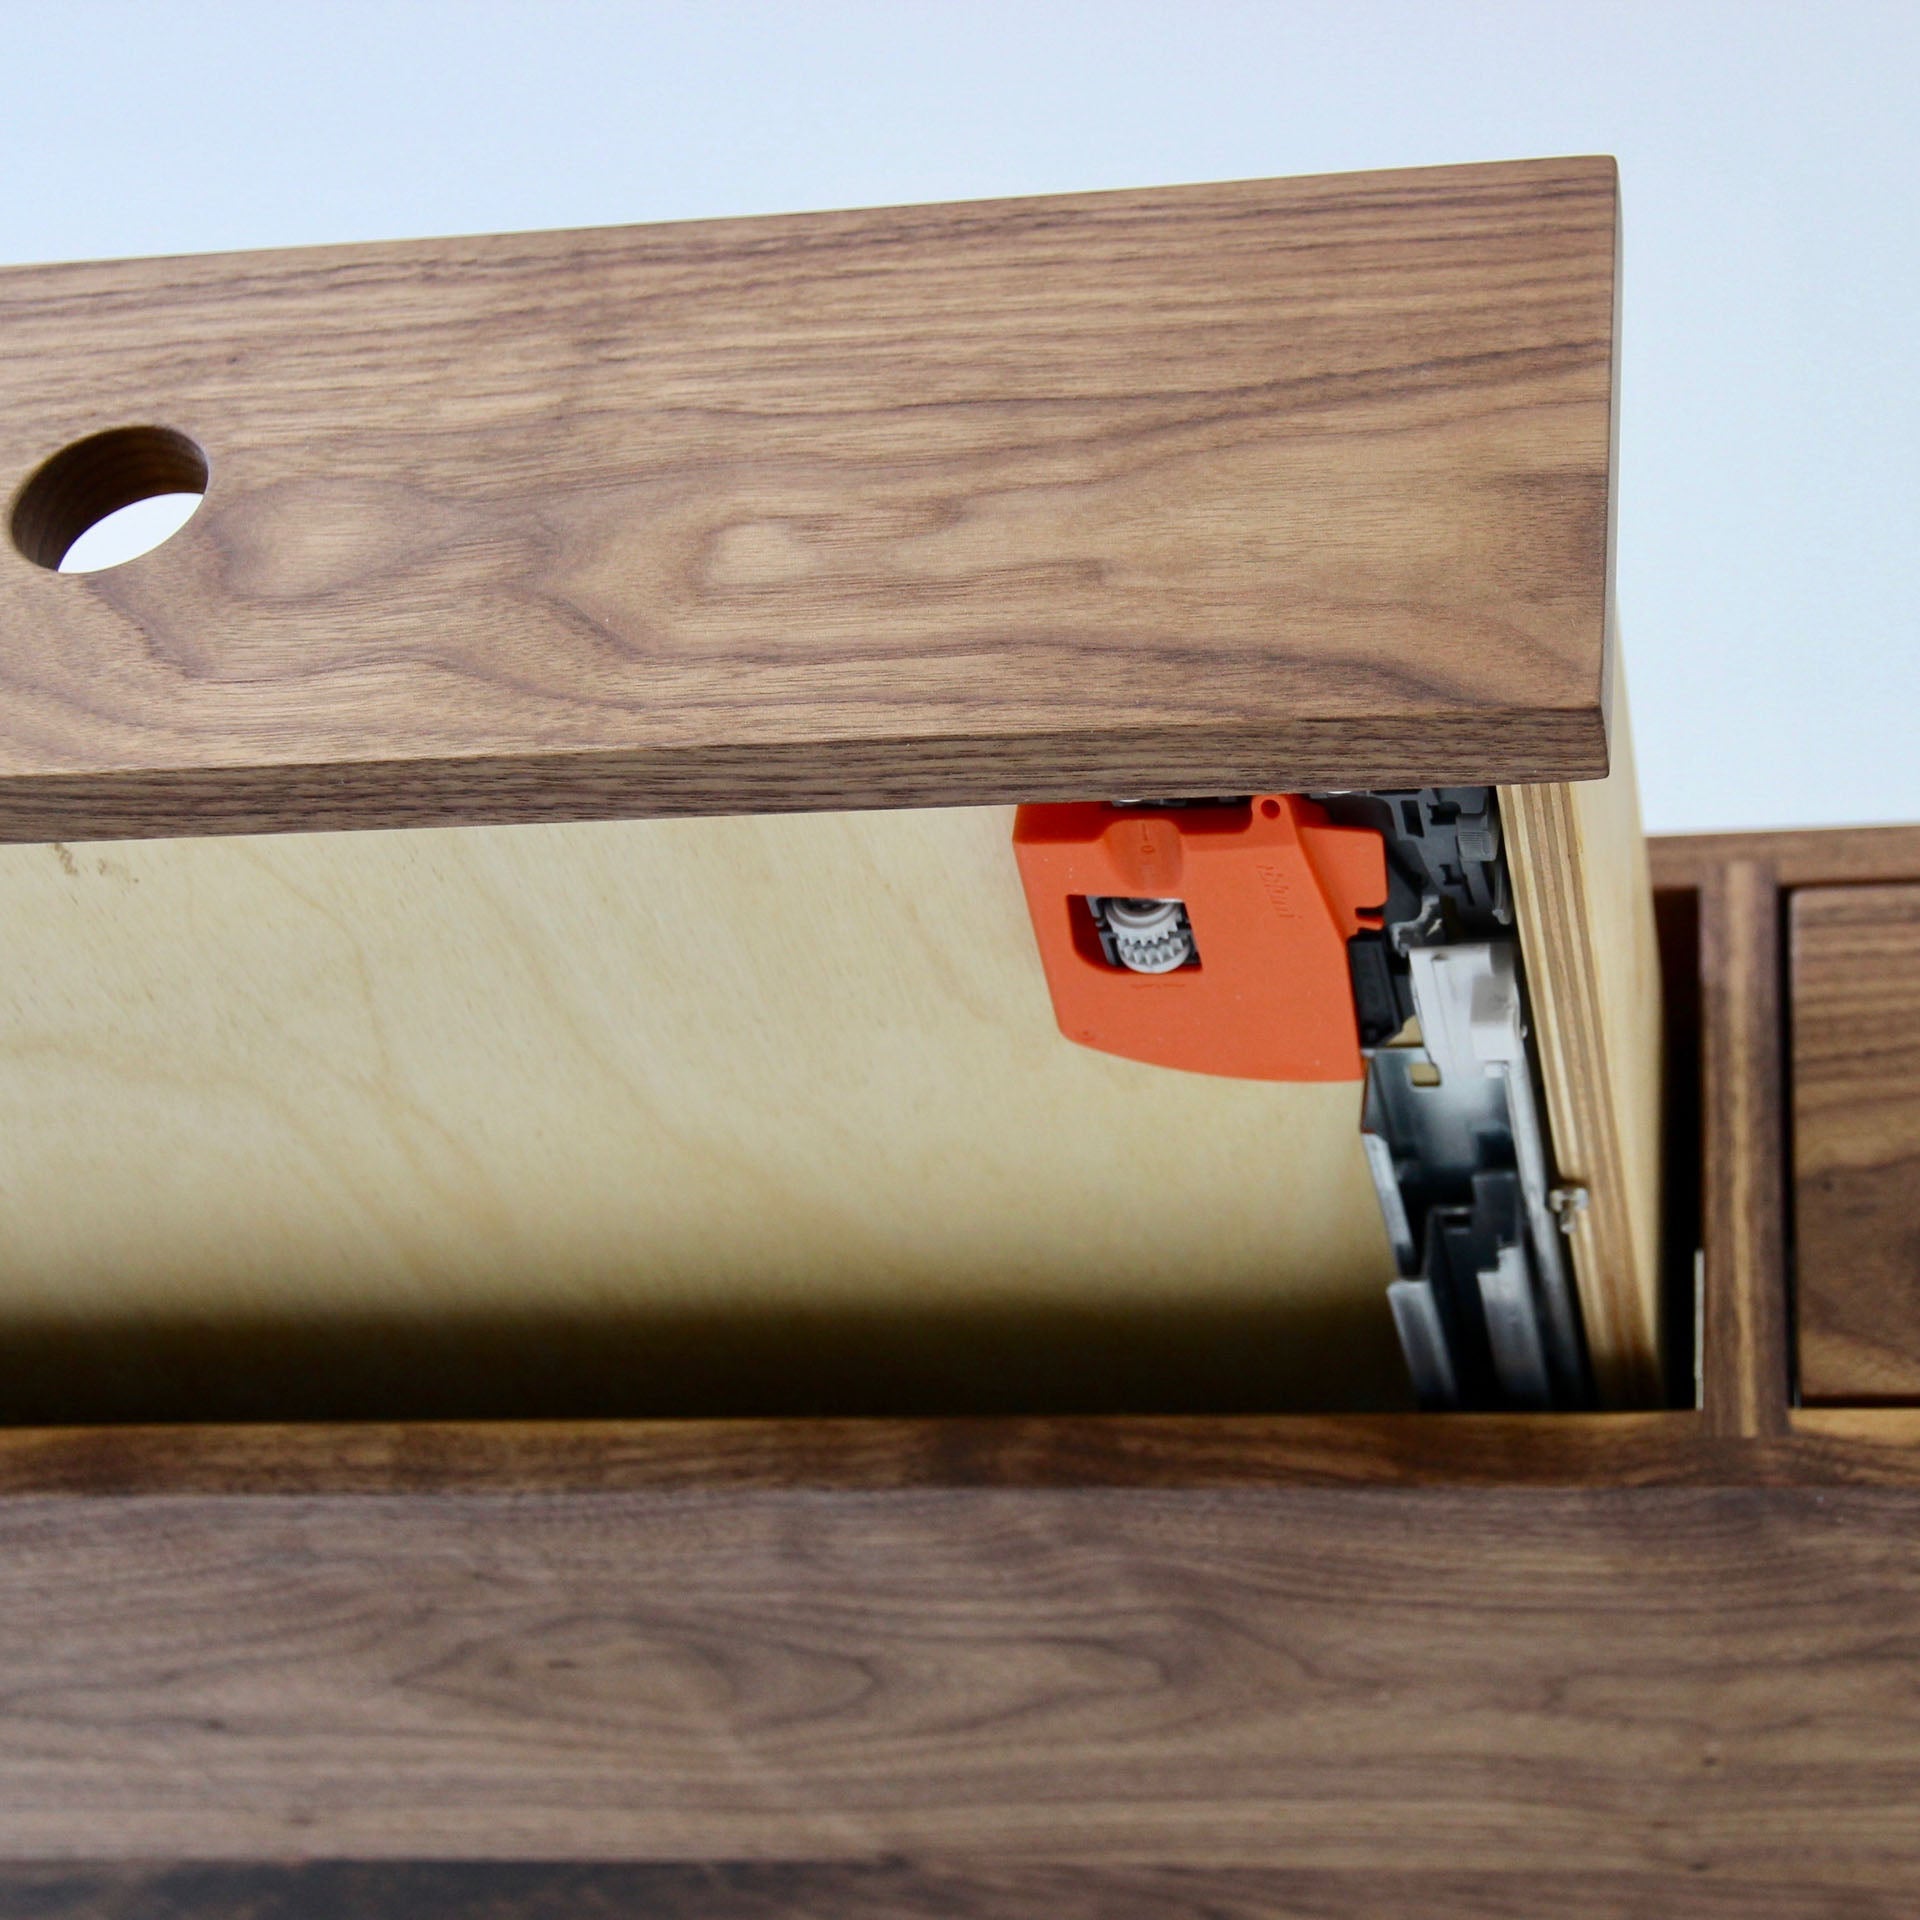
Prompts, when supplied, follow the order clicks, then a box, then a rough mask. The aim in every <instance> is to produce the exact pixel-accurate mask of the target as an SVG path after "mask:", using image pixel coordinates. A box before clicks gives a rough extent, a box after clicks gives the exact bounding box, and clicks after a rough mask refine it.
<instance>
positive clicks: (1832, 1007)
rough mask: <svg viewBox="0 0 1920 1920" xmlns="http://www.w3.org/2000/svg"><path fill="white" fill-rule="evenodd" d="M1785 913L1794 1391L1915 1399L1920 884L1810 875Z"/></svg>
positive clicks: (1919, 1382) (1919, 1340) (1919, 1274)
mask: <svg viewBox="0 0 1920 1920" xmlns="http://www.w3.org/2000/svg"><path fill="white" fill-rule="evenodd" d="M1790 925H1791V939H1792V977H1793V1158H1794V1209H1795V1215H1796V1228H1795V1231H1796V1252H1797V1258H1796V1266H1795V1300H1796V1308H1797V1325H1798V1335H1799V1362H1800V1384H1801V1390H1802V1392H1803V1393H1804V1394H1805V1395H1806V1397H1807V1398H1808V1399H1810V1400H1829V1401H1846V1400H1877V1399H1914V1398H1920V885H1914V884H1909V885H1905V886H1857V887H1814V888H1809V889H1806V890H1805V891H1802V892H1799V893H1796V894H1795V895H1794V896H1793V902H1792V908H1791V918H1790Z"/></svg>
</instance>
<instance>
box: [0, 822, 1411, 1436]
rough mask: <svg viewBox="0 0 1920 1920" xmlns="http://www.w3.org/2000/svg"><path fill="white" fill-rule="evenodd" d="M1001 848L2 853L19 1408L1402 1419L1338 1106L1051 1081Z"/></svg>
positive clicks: (4, 1107) (8, 1231) (682, 834)
mask: <svg viewBox="0 0 1920 1920" xmlns="http://www.w3.org/2000/svg"><path fill="white" fill-rule="evenodd" d="M1010 836H1011V816H1010V813H1009V811H1008V810H1006V809H1002V808H984V809H980V808H975V809H952V810H914V811H898V812H891V813H878V814H859V815H804V816H803V815H771V816H761V817H744V818H734V819H716V820H671V821H634V822H595V823H577V824H570V825H566V826H535V827H514V828H468V829H461V830H459V831H455V832H427V831H418V832H411V833H387V834H333V835H291V836H285V835H283V836H276V837H274V838H272V839H236V840H221V839H200V840H189V841H179V842H170V843H160V842H154V843H145V844H131V843H130V844H124V845H120V846H104V845H93V846H86V845H82V846H78V847H72V848H70V847H67V846H66V845H64V844H62V845H56V846H53V847H44V848H43V847H33V848H25V847H19V848H6V849H4V850H0V1166H3V1167H4V1170H5V1171H4V1192H3V1193H0V1245H3V1246H4V1249H5V1272H4V1277H3V1278H0V1416H4V1417H5V1418H7V1419H10V1420H12V1421H15V1422H22V1421H26V1422H41V1423H55V1424H67V1423H73V1422H80V1421H93V1420H139V1419H144V1420H165V1419H195V1420H217V1419H234V1418H254V1419H260V1418H265V1419H275V1420H291V1419H340V1418H386V1419H394V1418H407V1417H410V1418H415V1419H422V1418H432V1417H438V1418H476V1417H483V1416H492V1417H509V1416H519V1417H533V1416H540V1415H547V1416H552V1415H571V1416H575V1417H581V1416H587V1415H593V1414H600V1415H608V1416H620V1415H625V1416H635V1415H643V1414H656V1415H657V1414H691V1413H707V1414H713V1413H726V1414H734V1415H742V1416H744V1415H751V1414H756V1413H757V1414H777V1413H822V1412H836V1413H843V1414H847V1413H869V1414H881V1413H891V1414H928V1413H939V1412H951V1413H990V1412H1056V1413H1064V1412H1073V1411H1078V1412H1120V1411H1128V1410H1131V1411H1136V1412H1189V1411H1202V1410H1210V1411H1214V1412H1232V1411H1240V1412H1258V1411H1268V1412H1271V1411H1281V1410H1287V1409H1296V1410H1297V1409H1306V1408H1329V1407H1350V1408H1351V1407H1372V1408H1392V1407H1397V1406H1405V1405H1407V1404H1409V1400H1408V1393H1407V1388H1406V1383H1405V1370H1404V1367H1403V1365H1402V1362H1401V1359H1400V1353H1399V1347H1398V1343H1397V1341H1396V1339H1395V1336H1394V1332H1393V1325H1392V1321H1391V1318H1390V1315H1389V1313H1388V1309H1387V1304H1386V1287H1387V1283H1388V1281H1390V1280H1391V1278H1392V1277H1393V1258H1392V1254H1391V1252H1390V1250H1389V1247H1388V1243H1387V1238H1386V1233H1385V1230H1384V1228H1383V1227H1382V1225H1381V1222H1380V1216H1379V1207H1378V1204H1377V1202H1376V1199H1375V1196H1374V1190H1373V1186H1372V1183H1371V1180H1370V1178H1369V1176H1368V1173H1367V1169H1366V1163H1365V1158H1364V1155H1363V1152H1362V1147H1361V1140H1360V1133H1359V1107H1360V1087H1359V1084H1358V1082H1352V1083H1347V1084H1320V1085H1302V1086H1281V1085H1272V1084H1266V1083H1260V1082H1254V1081H1232V1080H1222V1079H1217V1078H1213V1077H1211V1076H1203V1075H1196V1074H1182V1073H1172V1072H1168V1071H1166V1070H1163V1069H1160V1068H1157V1067H1149V1066H1142V1065H1139V1064H1137V1063H1135V1062H1132V1061H1126V1060H1120V1059H1116V1058H1113V1057H1111V1056H1109V1055H1106V1054H1100V1053H1095V1052H1092V1051H1090V1050H1088V1049H1087V1048H1084V1047H1079V1046H1075V1045H1073V1044H1072V1043H1070V1042H1069V1041H1067V1040H1065V1039H1063V1038H1062V1037H1061V1035H1060V1033H1059V1030H1058V1027H1057V1025H1056V1023H1055V1019H1054V1015H1053V1011H1052V1006H1051V1003H1050V1001H1049V999H1048V996H1047V990H1046V985H1045V982H1044V979H1043V976H1042V973H1041V969H1040V963H1039V959H1038V955H1037V952H1036V948H1035V944H1034V937H1033V929H1032V925H1031V923H1030V921H1029V918H1028V914H1027V908H1026V905H1025V902H1024V899H1023V897H1022V894H1021V890H1020V883H1019V878H1018V874H1017V871H1016V868H1015V863H1014V857H1013V851H1012V847H1011V845H1010Z"/></svg>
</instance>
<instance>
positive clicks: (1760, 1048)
mask: <svg viewBox="0 0 1920 1920" xmlns="http://www.w3.org/2000/svg"><path fill="white" fill-rule="evenodd" d="M1779 917H1780V897H1779V891H1778V888H1777V886H1776V884H1775V880H1774V875H1773V870H1772V869H1771V868H1770V867H1769V866H1767V865H1765V864H1764V863H1762V862H1760V861H1757V860H1743V861H1734V862H1731V863H1729V864H1728V865H1727V866H1726V867H1724V868H1722V869H1721V870H1720V871H1719V872H1718V873H1717V874H1715V875H1713V876H1712V877H1711V878H1710V880H1709V883H1708V885H1707V887H1706V889H1705V892H1704V894H1703V897H1702V899H1701V903H1700V944H1701V979H1702V1028H1703V1032H1702V1052H1703V1056H1704V1057H1703V1081H1704V1087H1703V1108H1704V1114H1703V1118H1704V1123H1705V1129H1706V1136H1707V1150H1706V1203H1705V1255H1706V1259H1705V1281H1704V1284H1705V1299H1704V1312H1703V1316H1702V1317H1703V1329H1702V1340H1703V1345H1704V1349H1705V1351H1704V1354H1703V1359H1702V1367H1701V1376H1702V1378H1701V1385H1702V1397H1703V1407H1704V1411H1705V1413H1706V1417H1707V1422H1708V1424H1709V1425H1710V1426H1711V1427H1713V1428H1714V1429H1715V1430H1716V1431H1719V1432H1723V1433H1740V1434H1774V1433H1779V1432H1781V1431H1783V1430H1784V1428H1785V1425H1786V1419H1787V1409H1788V1407H1789V1405H1790V1403H1791V1397H1792V1386H1791V1380H1790V1373H1791V1353H1790V1340H1789V1336H1788V1330H1787V1312H1788V1310H1787V1269H1786V1191H1785V1186H1786V1176H1785V1168H1784V1160H1785V1153H1786V1132H1785V1123H1784V1118H1783V1115H1782V1112H1781V1102H1782V1099H1783V1097H1784V1094H1783V1088H1782V1058H1781V1056H1782V1051H1783V1047H1784V1043H1785V1036H1784V1032H1783V1007H1782V1001H1781V991H1780V932H1779Z"/></svg>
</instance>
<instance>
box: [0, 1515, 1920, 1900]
mask: <svg viewBox="0 0 1920 1920" xmlns="http://www.w3.org/2000/svg"><path fill="white" fill-rule="evenodd" d="M1913 1513H1914V1506H1913V1496H1912V1494H1911V1492H1888V1491H1883V1490H1873V1489H1866V1490H1850V1489H1844V1488H1842V1489H1837V1490H1836V1489H1781V1488H1749V1489H1738V1488H1734V1489H1644V1490H1640V1491H1637V1492H1627V1493H1622V1492H1608V1491H1591V1490H1587V1491H1579V1490H1561V1491H1556V1490H1535V1491H1525V1490H1517V1489H1509V1490H1490V1491H1467V1492H1460V1493H1453V1494H1435V1493H1431V1492H1429V1493H1412V1492H1405V1493H1395V1492H1392V1491H1384V1490H1383V1491H1376V1492H1373V1493H1369V1494H1367V1495H1365V1496H1364V1497H1356V1496H1355V1495H1354V1494H1353V1493H1351V1492H1345V1493H1343V1492H1337V1491H1310V1490H1301V1489H1286V1488H1274V1489H1267V1490H1242V1491H1234V1492H1224V1491H1223V1492H1216V1493H1213V1494H1210V1495H1208V1496H1206V1497H1204V1498H1194V1497H1190V1496H1189V1497H1179V1498H1175V1497H1170V1496H1168V1495H1165V1494H1159V1493H1152V1492H1147V1493H1124V1492H1108V1491H1098V1490H1085V1491H1078V1492H1075V1491H1060V1492H1005V1491H983V1492H954V1493H912V1494H902V1495H899V1496H896V1497H890V1498H888V1499H887V1500H885V1501H884V1502H879V1501H876V1500H875V1499H874V1498H873V1497H872V1496H869V1495H858V1494H855V1495H830V1494H748V1495H741V1496H738V1497H731V1496H730V1497H728V1498H727V1499H725V1500H716V1499H702V1498H699V1497H689V1496H686V1495H656V1496H641V1495H635V1496H562V1497H557V1498H553V1499H549V1500H545V1501H543V1502H541V1503H540V1505H539V1506H538V1507H537V1508H536V1507H532V1506H530V1505H529V1504H528V1503H527V1502H525V1501H524V1500H517V1499H513V1498H511V1497H508V1498H497V1497H492V1496H471V1497H465V1498H460V1499H441V1500H408V1501H379V1500H372V1501H368V1500H349V1501H330V1500H324V1499H323V1500H307V1501H287V1500H275V1499H259V1500H241V1501H233V1500H216V1501H206V1500H197V1499H193V1498H182V1499H170V1500H150V1501H121V1502H84V1501H79V1502H76V1501H69V1500H63V1499H58V1498H53V1499H47V1500H40V1501H29V1502H10V1503H8V1504H7V1506H6V1508H5V1510H4V1512H0V1620H4V1622H5V1627H4V1632H3V1633H0V1846H4V1847H5V1848H6V1849H7V1850H8V1851H10V1852H11V1853H12V1854H14V1855H16V1856H27V1857H31V1856H39V1857H47V1856H54V1855H59V1854H67V1855H73V1854H75V1853H86V1854H92V1855H95V1856H98V1855H99V1854H100V1853H102V1852H107V1851H110V1852H112V1853H114V1854H117V1855H121V1856H125V1857H135V1858H138V1857H143V1856H144V1857H153V1856H154V1855H156V1854H165V1853H169V1852H171V1853H181V1852H188V1853H192V1854H194V1855H196V1856H198V1857H203V1858H211V1857H247V1856H252V1857H267V1858H273V1857H282V1858H284V1857H290V1856H291V1857H314V1856H331V1857H342V1856H346V1857H352V1856H356V1855H358V1856H362V1857H392V1856H413V1857H420V1856H427V1857H433V1856H439V1857H447V1856H451V1857H466V1858H511V1857H516V1856H518V1857H543V1858H555V1857H580V1858H614V1859H622V1858H624V1859H633V1858H652V1859H687V1860H691V1859H719V1860H726V1859H761V1860H773V1859H790V1860H791V1859H800V1860H805V1859H815V1860H823V1859H854V1860H859V1859H866V1860H871V1859H876V1858H885V1857H889V1856H891V1857H900V1858H915V1857H920V1858H930V1859H939V1858H946V1859H954V1858H957V1857H965V1858H972V1859H979V1860H992V1861H994V1862H995V1863H996V1864H997V1865H999V1866H1001V1867H1006V1866H1011V1865H1014V1864H1016V1863H1020V1862H1036V1863H1037V1862H1041V1861H1051V1862H1054V1863H1068V1862H1072V1861H1076V1860H1078V1861H1091V1862H1097V1863H1099V1864H1100V1865H1102V1866H1106V1867H1116V1866H1122V1865H1128V1864H1132V1865H1138V1866H1148V1865H1159V1866H1179V1865H1205V1866H1218V1865H1222V1864H1228V1863H1231V1864H1237V1865H1243V1866H1263V1865H1264V1866H1274V1867H1278V1866H1290V1867H1295V1868H1303V1869H1305V1868H1313V1869H1325V1870H1353V1869H1356V1868H1360V1867H1366V1868H1369V1869H1371V1870H1374V1871H1379V1872H1390V1873H1391V1872H1411V1871H1419V1870H1424V1869H1436V1870H1439V1869H1445V1870H1452V1871H1474V1870H1479V1871H1489V1870H1492V1869H1495V1868H1502V1869H1506V1870H1509V1871H1511V1870H1516V1869H1523V1868H1525V1867H1527V1866H1531V1865H1535V1864H1537V1865H1540V1866H1542V1867H1545V1868H1548V1869H1550V1870H1553V1871H1557V1872H1568V1871H1581V1872H1594V1873H1662V1872H1665V1873H1680V1872H1688V1873H1693V1874H1698V1875H1699V1876H1700V1877H1702V1878H1703V1879H1708V1880H1711V1879H1712V1878H1714V1877H1716V1876H1719V1877H1724V1878H1727V1879H1730V1880H1734V1881H1738V1880H1742V1879H1760V1880H1765V1879H1768V1878H1771V1877H1773V1876H1774V1875H1776V1874H1777V1875H1780V1876H1785V1877H1789V1878H1791V1877H1793V1876H1802V1877H1804V1878H1807V1879H1814V1880H1817V1879H1820V1878H1822V1877H1833V1878H1845V1877H1849V1876H1851V1877H1853V1878H1856V1879H1858V1880H1861V1881H1863V1882H1865V1883H1866V1884H1868V1885H1874V1884H1880V1885H1882V1886H1884V1885H1886V1884H1888V1883H1890V1882H1892V1883H1895V1884H1897V1883H1898V1882H1899V1880H1900V1879H1901V1878H1903V1877H1904V1878H1907V1879H1908V1880H1909V1882H1910V1877H1911V1876H1912V1874H1913V1873H1914V1872H1915V1870H1916V1868H1920V1827H1916V1825H1915V1823H1914V1821H1913V1819H1912V1782H1913V1780H1914V1779H1915V1778H1916V1777H1920V1714H1916V1712H1915V1710H1914V1707H1913V1703H1912V1699H1911V1690H1910V1688H1909V1687H1908V1685H1907V1675H1908V1672H1909V1669H1910V1666H1911V1659H1912V1649H1911V1644H1910V1642H1911V1623H1912V1620H1913V1618H1914V1615H1915V1612H1916V1609H1917V1608H1920V1533H1917V1532H1916V1530H1915V1528H1914V1527H1913V1525H1912V1517H1913Z"/></svg>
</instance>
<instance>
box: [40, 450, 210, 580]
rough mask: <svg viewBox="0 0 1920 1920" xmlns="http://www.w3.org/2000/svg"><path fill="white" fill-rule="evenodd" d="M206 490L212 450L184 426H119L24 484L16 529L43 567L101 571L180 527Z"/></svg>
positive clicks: (61, 455) (51, 463)
mask: <svg viewBox="0 0 1920 1920" xmlns="http://www.w3.org/2000/svg"><path fill="white" fill-rule="evenodd" d="M206 490H207V456H206V455H205V454H204V453H202V452H201V451H200V449H199V448H198V447H197V446H195V445H194V443H193V442H192V441H191V440H189V439H188V438H187V436H186V435H185V434H184V433H176V432H175V431H174V430H173V428H171V427H114V428H111V429H110V430H109V431H107V432H106V433H95V434H90V435H88V437H87V438H86V439H84V440H76V441H75V442H74V443H73V445H72V446H70V447H62V448H61V449H60V451H59V452H58V453H56V454H55V455H54V456H53V458H52V459H51V460H49V461H47V462H46V464H45V465H44V466H42V467H41V468H40V469H39V470H38V472H36V473H35V474H34V475H33V477H32V478H31V479H30V480H28V482H27V484H26V485H25V486H24V487H22V488H21V489H20V493H19V497H18V498H17V499H16V500H15V501H14V503H13V513H12V515H11V517H10V519H9V522H8V531H9V532H10V533H11V534H12V535H13V544H14V545H15V546H16V547H18V548H19V549H20V551H21V552H22V553H23V554H25V555H26V557H27V558H28V559H29V560H31V561H32V562H33V563H34V565H35V566H38V567H48V568H51V569H53V570H55V571H57V572H62V573H96V572H98V571H99V570H100V569H101V568H103V567H117V566H119V565H120V564H121V563H122V562H123V561H126V560H132V559H134V558H135V557H136V556H138V555H139V554H142V553H150V552H152V550H153V549H154V548H155V547H157V546H159V545H160V543H161V542H162V541H163V540H167V539H170V538H171V537H172V536H173V535H174V534H176V533H178V532H179V530H180V529H181V528H182V527H183V526H185V525H186V523H187V522H188V520H190V519H191V518H192V517H193V512H194V509H195V508H196V507H198V506H199V504H200V496H201V495H202V494H204V493H205V492H206ZM109 522H111V523H112V524H111V525H110V524H109Z"/></svg>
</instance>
